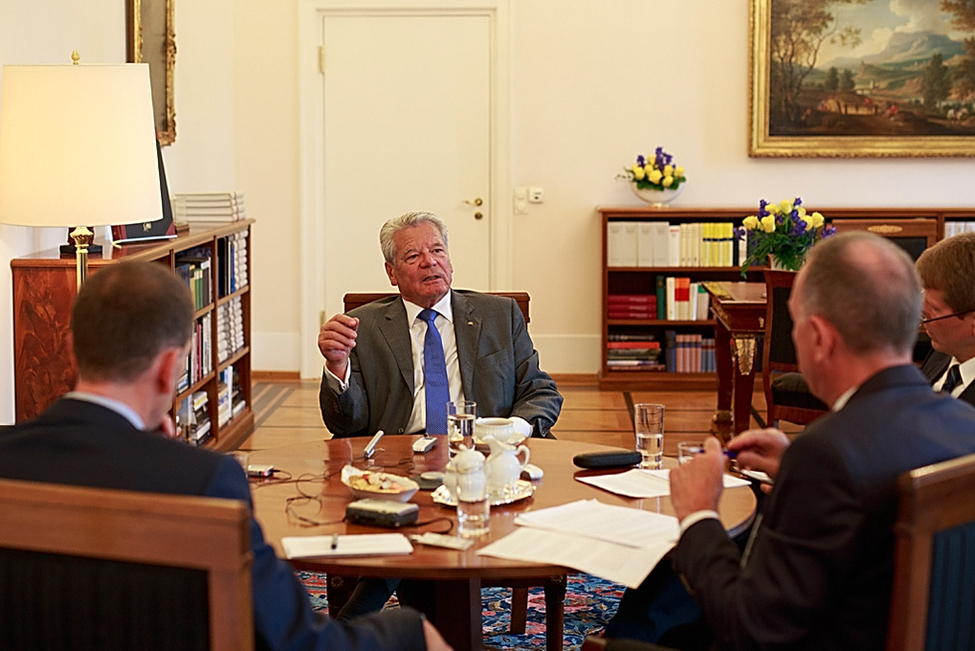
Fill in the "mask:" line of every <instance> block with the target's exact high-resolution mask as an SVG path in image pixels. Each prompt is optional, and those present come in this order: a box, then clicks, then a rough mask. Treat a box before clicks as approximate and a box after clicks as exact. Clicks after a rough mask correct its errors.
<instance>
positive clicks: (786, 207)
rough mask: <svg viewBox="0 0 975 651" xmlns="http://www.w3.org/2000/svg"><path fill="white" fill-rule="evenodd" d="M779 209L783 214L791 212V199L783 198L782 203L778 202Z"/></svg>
mask: <svg viewBox="0 0 975 651" xmlns="http://www.w3.org/2000/svg"><path fill="white" fill-rule="evenodd" d="M779 210H781V211H782V214H783V215H786V214H788V213H790V212H792V201H790V200H789V199H783V200H782V203H780V204H779Z"/></svg>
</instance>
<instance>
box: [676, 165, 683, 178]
mask: <svg viewBox="0 0 975 651" xmlns="http://www.w3.org/2000/svg"><path fill="white" fill-rule="evenodd" d="M674 176H684V168H683V167H681V166H680V165H678V166H677V167H676V168H675V169H674Z"/></svg>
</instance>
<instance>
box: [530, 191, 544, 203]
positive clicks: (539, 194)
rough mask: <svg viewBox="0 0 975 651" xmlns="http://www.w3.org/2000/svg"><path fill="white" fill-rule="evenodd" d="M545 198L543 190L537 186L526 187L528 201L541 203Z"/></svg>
mask: <svg viewBox="0 0 975 651" xmlns="http://www.w3.org/2000/svg"><path fill="white" fill-rule="evenodd" d="M544 199H545V190H543V189H542V188H539V187H534V188H528V203H542V201H543V200H544Z"/></svg>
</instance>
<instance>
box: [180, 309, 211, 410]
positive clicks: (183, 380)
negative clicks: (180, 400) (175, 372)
mask: <svg viewBox="0 0 975 651" xmlns="http://www.w3.org/2000/svg"><path fill="white" fill-rule="evenodd" d="M211 316H212V313H210V312H208V313H207V314H204V315H203V316H201V317H200V318H199V319H197V320H196V324H195V326H194V328H193V335H192V337H191V339H192V343H191V345H190V354H189V355H187V356H186V362H185V364H184V367H183V368H184V371H185V372H184V373H183V374H182V375H181V376H180V378H179V381H178V382H177V383H176V391H177V392H180V391H186V390H187V389H188V388H190V387H191V386H193V385H194V384H195V383H196V382H199V381H200V380H202V379H203V378H204V377H205V376H206V375H207V374H209V373H210V372H211V371H212V370H213V352H212V351H213V349H212V348H211V345H212V338H213V335H212V334H211V333H212V330H211V328H212V320H211Z"/></svg>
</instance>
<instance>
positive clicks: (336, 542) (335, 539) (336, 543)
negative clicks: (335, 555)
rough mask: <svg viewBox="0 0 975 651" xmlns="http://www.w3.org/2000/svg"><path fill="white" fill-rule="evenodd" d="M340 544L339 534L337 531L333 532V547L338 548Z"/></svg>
mask: <svg viewBox="0 0 975 651" xmlns="http://www.w3.org/2000/svg"><path fill="white" fill-rule="evenodd" d="M338 546H339V535H338V534H337V533H333V534H332V549H337V548H338Z"/></svg>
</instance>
